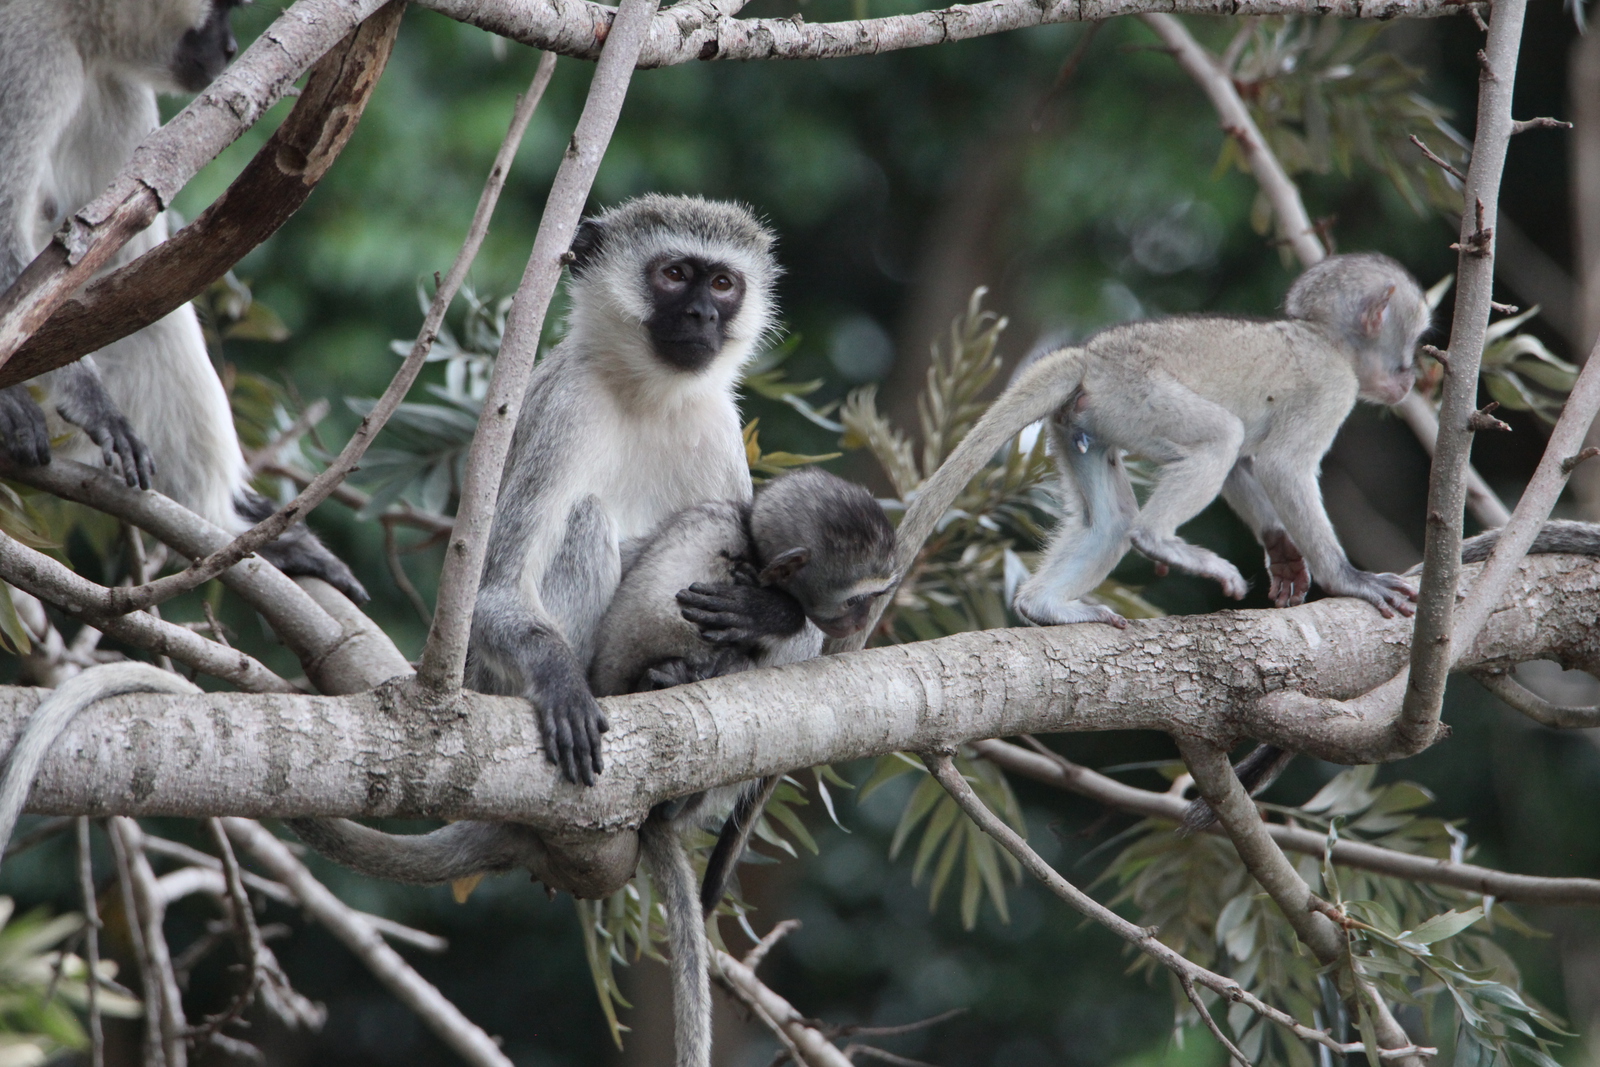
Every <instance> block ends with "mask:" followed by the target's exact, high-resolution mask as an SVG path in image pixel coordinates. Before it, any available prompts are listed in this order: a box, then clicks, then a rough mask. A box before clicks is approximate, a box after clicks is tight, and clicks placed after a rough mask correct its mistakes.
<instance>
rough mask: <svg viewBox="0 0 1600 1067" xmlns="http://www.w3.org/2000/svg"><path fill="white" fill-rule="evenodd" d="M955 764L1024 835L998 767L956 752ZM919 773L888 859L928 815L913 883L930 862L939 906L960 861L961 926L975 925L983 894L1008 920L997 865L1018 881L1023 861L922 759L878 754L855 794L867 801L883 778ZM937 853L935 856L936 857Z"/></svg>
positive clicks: (932, 904)
mask: <svg viewBox="0 0 1600 1067" xmlns="http://www.w3.org/2000/svg"><path fill="white" fill-rule="evenodd" d="M955 764H956V769H957V770H959V771H960V772H961V774H962V776H963V777H964V778H966V780H967V781H968V782H969V783H970V784H971V785H972V791H973V792H974V793H976V794H978V796H979V798H980V799H982V800H983V802H984V803H985V804H987V805H988V806H989V807H990V808H991V809H993V810H995V811H998V812H999V813H1000V814H1001V816H1002V817H1003V818H1004V819H1005V820H1006V822H1008V823H1010V824H1011V827H1012V829H1014V830H1016V831H1017V833H1019V834H1022V835H1024V836H1026V835H1027V832H1028V826H1027V823H1026V822H1025V821H1024V820H1023V818H1022V806H1021V805H1020V804H1018V803H1017V798H1016V795H1015V794H1014V793H1012V791H1011V783H1010V782H1009V781H1007V780H1006V776H1005V774H1004V773H1002V772H1001V770H1000V768H998V767H996V766H995V765H994V764H992V763H990V762H988V761H987V760H981V759H977V758H974V757H972V756H970V755H967V754H958V755H957V756H956V759H955ZM919 772H920V773H921V774H922V776H923V777H922V780H921V781H920V782H918V783H917V787H916V788H915V789H914V790H912V791H911V797H910V799H909V800H907V801H906V807H905V811H903V812H902V813H901V815H900V823H899V825H898V826H896V827H895V829H894V837H893V839H892V840H891V841H890V843H889V858H890V859H894V858H895V857H896V856H898V855H899V854H900V850H901V849H902V848H904V847H905V845H906V842H907V841H909V840H910V839H911V834H912V832H913V831H914V830H916V828H917V827H918V826H919V825H921V824H922V821H923V820H924V819H927V824H926V825H925V826H924V827H923V830H922V839H921V841H919V842H918V844H917V855H916V858H915V859H914V860H913V861H912V864H911V883H912V884H913V885H916V884H917V883H918V882H920V881H921V880H922V876H923V875H924V874H925V873H927V871H928V864H929V863H933V881H932V882H931V883H930V884H929V886H928V910H929V911H936V910H938V907H939V898H940V896H941V895H943V893H944V889H945V886H946V885H948V884H949V881H950V875H951V874H953V873H954V872H955V869H956V864H957V862H958V861H959V862H960V863H961V925H962V926H963V927H965V928H966V929H968V930H971V929H972V928H973V927H975V926H976V925H978V907H979V905H980V904H982V902H983V897H984V894H985V893H987V894H988V896H989V900H990V901H991V902H993V904H994V910H995V912H996V913H997V914H998V915H999V916H1000V921H1001V922H1010V921H1011V913H1010V909H1009V908H1007V906H1006V889H1005V879H1004V877H1003V876H1002V874H1001V869H1002V867H1003V868H1004V869H1005V871H1006V872H1008V873H1009V874H1010V876H1011V881H1012V882H1014V883H1015V882H1020V881H1021V880H1022V865H1021V864H1020V863H1018V862H1017V860H1016V857H1014V856H1013V855H1011V853H1009V852H1007V851H1005V850H1004V849H1002V848H1001V847H1000V846H999V844H997V843H996V842H995V839H994V838H992V837H990V836H989V835H988V834H986V833H984V832H983V830H981V829H979V828H978V824H977V823H975V822H973V821H972V820H971V819H970V818H968V817H967V815H966V813H965V812H963V811H962V810H961V807H960V805H958V804H957V803H956V802H955V799H954V798H953V797H951V796H950V794H949V793H947V792H946V791H945V788H944V786H942V785H940V784H939V780H938V779H937V778H935V777H934V776H933V775H931V774H929V773H928V768H927V767H926V766H925V765H924V764H923V762H922V761H921V760H918V759H913V758H912V757H910V756H908V755H906V754H905V753H903V752H891V753H889V754H888V755H887V756H883V757H881V758H880V759H879V760H878V763H877V765H876V766H875V767H873V769H872V774H871V775H870V776H869V777H868V778H867V780H866V781H865V782H863V783H862V785H861V792H860V793H859V794H858V795H857V799H858V800H866V799H867V797H869V796H871V795H872V793H874V792H875V791H876V790H877V789H878V788H879V787H880V786H882V785H883V784H884V783H886V782H890V781H893V780H894V779H896V778H898V777H900V776H901V775H902V774H914V773H919ZM941 846H942V847H941ZM936 855H937V857H938V860H937V862H934V857H935V856H936Z"/></svg>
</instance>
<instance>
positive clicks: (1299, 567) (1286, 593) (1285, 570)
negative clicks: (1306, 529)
mask: <svg viewBox="0 0 1600 1067" xmlns="http://www.w3.org/2000/svg"><path fill="white" fill-rule="evenodd" d="M1261 544H1262V546H1263V547H1264V548H1266V550H1267V575H1268V577H1269V578H1270V579H1271V580H1272V587H1271V588H1270V589H1268V590H1267V596H1268V597H1269V598H1270V599H1271V600H1272V603H1273V606H1275V607H1280V608H1292V607H1294V606H1295V605H1296V604H1304V603H1305V602H1306V594H1307V593H1309V592H1310V591H1311V567H1310V565H1309V564H1307V563H1306V560H1305V557H1304V556H1302V555H1301V554H1300V549H1299V548H1297V547H1296V546H1295V543H1294V542H1293V541H1291V540H1290V539H1289V535H1288V533H1286V532H1285V531H1283V530H1263V531H1262V533H1261Z"/></svg>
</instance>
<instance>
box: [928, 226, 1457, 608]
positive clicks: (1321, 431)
mask: <svg viewBox="0 0 1600 1067" xmlns="http://www.w3.org/2000/svg"><path fill="white" fill-rule="evenodd" d="M1284 310H1285V313H1286V317H1285V318H1283V319H1276V320H1256V319H1245V318H1235V317H1226V316H1220V315H1194V316H1180V317H1174V318H1169V319H1158V320H1154V321H1150V322H1134V323H1128V324H1125V325H1122V326H1113V327H1111V328H1109V329H1106V330H1103V331H1101V332H1100V333H1097V334H1095V335H1093V336H1091V337H1090V338H1088V339H1087V340H1086V341H1084V342H1083V344H1081V345H1076V346H1072V347H1067V348H1062V349H1059V350H1057V351H1055V352H1052V353H1050V354H1049V355H1046V356H1044V357H1043V358H1041V359H1040V360H1039V361H1038V362H1036V363H1034V364H1033V365H1032V366H1030V367H1029V368H1027V370H1025V371H1024V372H1023V373H1022V374H1021V375H1019V376H1018V377H1017V379H1016V380H1015V381H1014V382H1013V383H1012V384H1011V386H1010V387H1009V388H1008V389H1007V390H1006V391H1005V392H1004V393H1003V394H1001V396H1000V398H999V399H998V400H996V401H995V402H994V404H993V406H991V407H990V408H989V410H988V411H987V412H985V413H984V416H983V418H982V419H980V420H979V422H978V424H977V425H976V426H974V427H973V429H972V431H971V432H970V433H968V434H967V436H966V438H965V439H963V440H962V442H961V444H960V446H959V447H958V448H957V449H956V451H955V452H954V453H953V454H952V455H951V457H950V459H949V460H947V461H946V462H945V464H944V465H943V466H942V467H940V468H939V470H938V471H937V472H935V474H934V475H933V477H932V478H930V479H929V480H928V482H927V484H926V485H924V486H923V487H922V489H921V490H920V491H919V492H918V494H917V497H916V499H915V501H913V503H912V505H911V507H910V508H909V510H908V511H907V514H906V518H905V521H904V522H903V523H902V524H901V527H900V538H901V542H902V544H908V545H919V544H921V543H922V541H924V540H925V539H926V538H927V536H928V534H929V532H931V530H932V528H933V525H934V523H935V522H937V520H938V518H939V516H941V515H943V514H944V512H945V511H946V509H948V508H949V506H950V504H951V502H952V501H953V500H954V499H955V497H956V495H957V494H958V493H959V492H960V491H961V489H962V488H963V487H964V486H965V485H966V484H967V483H968V482H969V481H971V480H972V477H973V476H974V475H975V474H976V473H977V472H978V471H979V470H980V469H981V468H982V467H983V465H984V464H985V463H986V462H988V459H989V457H990V456H991V455H993V454H994V452H995V450H996V449H997V448H999V447H1000V446H1001V445H1002V444H1004V443H1005V442H1006V441H1007V440H1008V439H1010V438H1011V437H1012V436H1013V435H1014V434H1016V433H1017V432H1018V431H1019V430H1021V429H1022V428H1023V427H1025V426H1027V425H1028V424H1030V423H1032V422H1035V421H1037V420H1039V419H1043V418H1048V420H1049V421H1048V430H1049V432H1050V434H1051V441H1052V446H1053V447H1052V451H1053V453H1054V455H1055V459H1056V463H1057V467H1058V469H1059V472H1060V479H1061V497H1062V518H1061V524H1060V526H1059V527H1058V528H1057V529H1056V531H1055V533H1054V535H1053V536H1052V538H1051V540H1050V544H1049V546H1048V547H1047V548H1046V550H1045V555H1044V559H1043V560H1042V561H1041V563H1040V565H1039V567H1038V569H1037V570H1036V571H1035V573H1034V574H1033V575H1032V576H1031V577H1030V578H1029V579H1028V580H1027V581H1026V582H1024V583H1023V584H1022V586H1021V588H1020V589H1018V591H1017V595H1016V598H1015V602H1014V606H1015V608H1016V610H1017V612H1018V613H1019V614H1021V615H1023V616H1024V617H1025V618H1027V619H1029V620H1031V621H1033V622H1036V623H1039V624H1041V625H1051V624H1057V623H1073V622H1105V623H1110V624H1111V625H1114V626H1125V625H1127V623H1126V621H1125V620H1124V619H1122V617H1121V616H1119V615H1117V614H1116V613H1115V612H1113V611H1111V610H1110V609H1109V608H1105V607H1102V606H1099V605H1094V604H1090V603H1087V602H1086V601H1084V600H1083V599H1082V598H1083V597H1084V596H1085V595H1086V594H1088V593H1089V592H1090V591H1091V590H1093V589H1094V588H1095V586H1097V585H1099V584H1100V582H1101V581H1103V580H1104V579H1105V577H1106V575H1108V574H1109V573H1110V572H1111V569H1112V568H1113V567H1115V566H1116V564H1117V561H1118V560H1120V559H1121V558H1122V556H1123V555H1124V554H1125V553H1126V552H1127V550H1128V548H1129V547H1130V546H1131V547H1133V548H1135V549H1137V550H1138V551H1139V552H1141V553H1142V554H1144V555H1145V556H1148V557H1149V558H1150V559H1152V560H1154V561H1155V562H1156V563H1158V564H1164V565H1166V566H1169V567H1175V568H1177V569H1179V570H1182V571H1185V572H1187V573H1190V574H1196V575H1199V576H1201V577H1205V578H1212V579H1214V580H1216V581H1217V582H1218V583H1219V584H1220V585H1221V586H1222V588H1223V591H1224V592H1226V593H1227V594H1228V595H1229V596H1231V597H1234V598H1235V599H1238V598H1242V597H1243V596H1244V594H1245V589H1246V586H1245V581H1244V576H1243V575H1241V574H1240V573H1239V570H1238V568H1236V567H1235V566H1234V565H1233V564H1232V563H1229V562H1228V561H1227V560H1225V559H1223V558H1222V557H1220V556H1218V555H1217V554H1216V553H1214V552H1212V551H1210V550H1209V549H1206V548H1202V547H1200V546H1199V545H1192V544H1190V543H1188V542H1187V541H1185V540H1183V539H1182V538H1180V537H1179V536H1178V533H1177V530H1178V527H1179V526H1181V525H1182V524H1183V523H1185V522H1187V521H1189V520H1190V519H1192V518H1194V516H1195V515H1197V514H1199V513H1200V511H1201V510H1202V509H1203V508H1205V506H1206V505H1207V504H1209V503H1211V501H1212V500H1214V499H1216V497H1217V496H1218V495H1219V494H1220V495H1221V496H1223V497H1224V498H1226V499H1227V501H1228V503H1229V504H1230V505H1231V506H1232V507H1233V509H1234V510H1235V511H1236V512H1237V513H1238V514H1239V516H1240V518H1242V519H1243V520H1244V521H1245V523H1246V524H1247V525H1248V526H1249V527H1250V529H1251V530H1252V531H1253V532H1254V533H1255V535H1256V538H1257V540H1258V541H1260V542H1261V544H1263V545H1264V546H1265V547H1266V549H1267V562H1268V566H1269V570H1270V571H1271V572H1272V575H1273V582H1272V590H1271V595H1272V597H1273V600H1274V602H1275V603H1277V604H1278V606H1280V607H1283V606H1287V605H1289V604H1297V603H1300V602H1301V601H1302V600H1304V599H1305V595H1306V592H1307V591H1308V590H1309V587H1310V582H1311V580H1312V579H1313V578H1314V579H1315V580H1316V582H1317V584H1318V585H1320V586H1321V587H1322V588H1323V589H1324V590H1326V591H1327V592H1329V593H1332V594H1335V595H1338V596H1353V597H1359V598H1360V599H1362V600H1365V601H1367V602H1368V603H1370V604H1372V605H1373V606H1374V607H1376V608H1377V609H1378V611H1379V612H1381V613H1382V614H1383V615H1384V616H1385V617H1390V616H1392V615H1394V614H1395V613H1396V612H1399V613H1400V614H1404V615H1409V614H1411V613H1412V612H1413V610H1414V609H1413V607H1412V602H1413V601H1414V600H1415V599H1416V590H1415V589H1414V588H1413V587H1412V586H1411V584H1410V583H1409V582H1407V581H1406V580H1405V579H1403V578H1401V577H1399V576H1397V575H1393V574H1371V573H1368V572H1367V571H1363V570H1359V569H1357V568H1356V567H1355V566H1353V565H1352V564H1351V563H1350V561H1349V559H1348V557H1346V556H1345V553H1344V550H1343V548H1341V547H1340V545H1339V540H1338V537H1337V536H1336V535H1335V533H1334V530H1333V525H1332V523H1330V522H1329V521H1328V515H1327V512H1326V511H1325V510H1324V508H1323V504H1322V491H1321V488H1320V487H1319V486H1318V484H1317V470H1318V467H1319V465H1320V464H1321V461H1322V457H1323V455H1324V454H1325V453H1326V452H1327V451H1328V448H1329V447H1330V446H1331V445H1332V444H1333V439H1334V435H1335V434H1336V433H1337V432H1338V430H1339V427H1340V426H1341V425H1342V424H1343V423H1344V420H1345V417H1346V416H1347V415H1349V413H1350V409H1351V408H1352V407H1353V406H1354V404H1355V402H1356V399H1357V398H1358V397H1359V398H1361V399H1364V400H1369V401H1372V402H1373V403H1379V404H1395V403H1398V402H1399V401H1400V400H1401V399H1403V398H1404V397H1405V395H1406V393H1407V392H1409V391H1410V389H1411V385H1412V382H1413V380H1414V378H1415V368H1414V363H1413V360H1414V352H1415V349H1416V345H1417V340H1418V339H1419V338H1420V337H1421V335H1422V334H1423V332H1424V331H1425V330H1426V329H1427V328H1428V320H1429V312H1428V307H1427V304H1426V302H1425V301H1424V299H1423V295H1422V289H1421V287H1420V286H1418V285H1417V283H1416V281H1415V280H1414V279H1413V278H1412V277H1411V275H1410V274H1409V273H1407V272H1406V270H1405V268H1403V267H1402V266H1400V264H1398V263H1396V262H1395V261H1394V260H1392V259H1390V258H1388V257H1387V256H1382V255H1375V254H1361V255H1342V256H1331V257H1329V258H1328V259H1326V260H1324V261H1323V262H1321V263H1319V264H1317V265H1316V266H1314V267H1312V268H1311V269H1310V270H1307V271H1306V272H1305V273H1304V274H1302V275H1301V276H1300V278H1299V279H1298V280H1296V282H1295V283H1294V285H1293V287H1291V288H1290V290H1289V295H1288V298H1287V300H1286V301H1285V304H1284ZM1124 451H1126V452H1129V453H1133V454H1135V455H1138V456H1142V457H1144V458H1145V459H1148V460H1151V461H1152V462H1154V463H1156V464H1158V465H1159V466H1160V468H1161V469H1160V474H1159V480H1158V481H1157V483H1156V485H1155V487H1154V489H1152V491H1151V492H1150V495H1149V497H1148V498H1147V499H1146V501H1145V503H1144V506H1143V507H1139V506H1138V505H1137V503H1136V501H1135V499H1134V496H1133V490H1132V487H1131V486H1130V485H1129V482H1128V478H1127V474H1126V472H1125V471H1124V470H1123V468H1122V461H1121V453H1122V452H1124Z"/></svg>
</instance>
